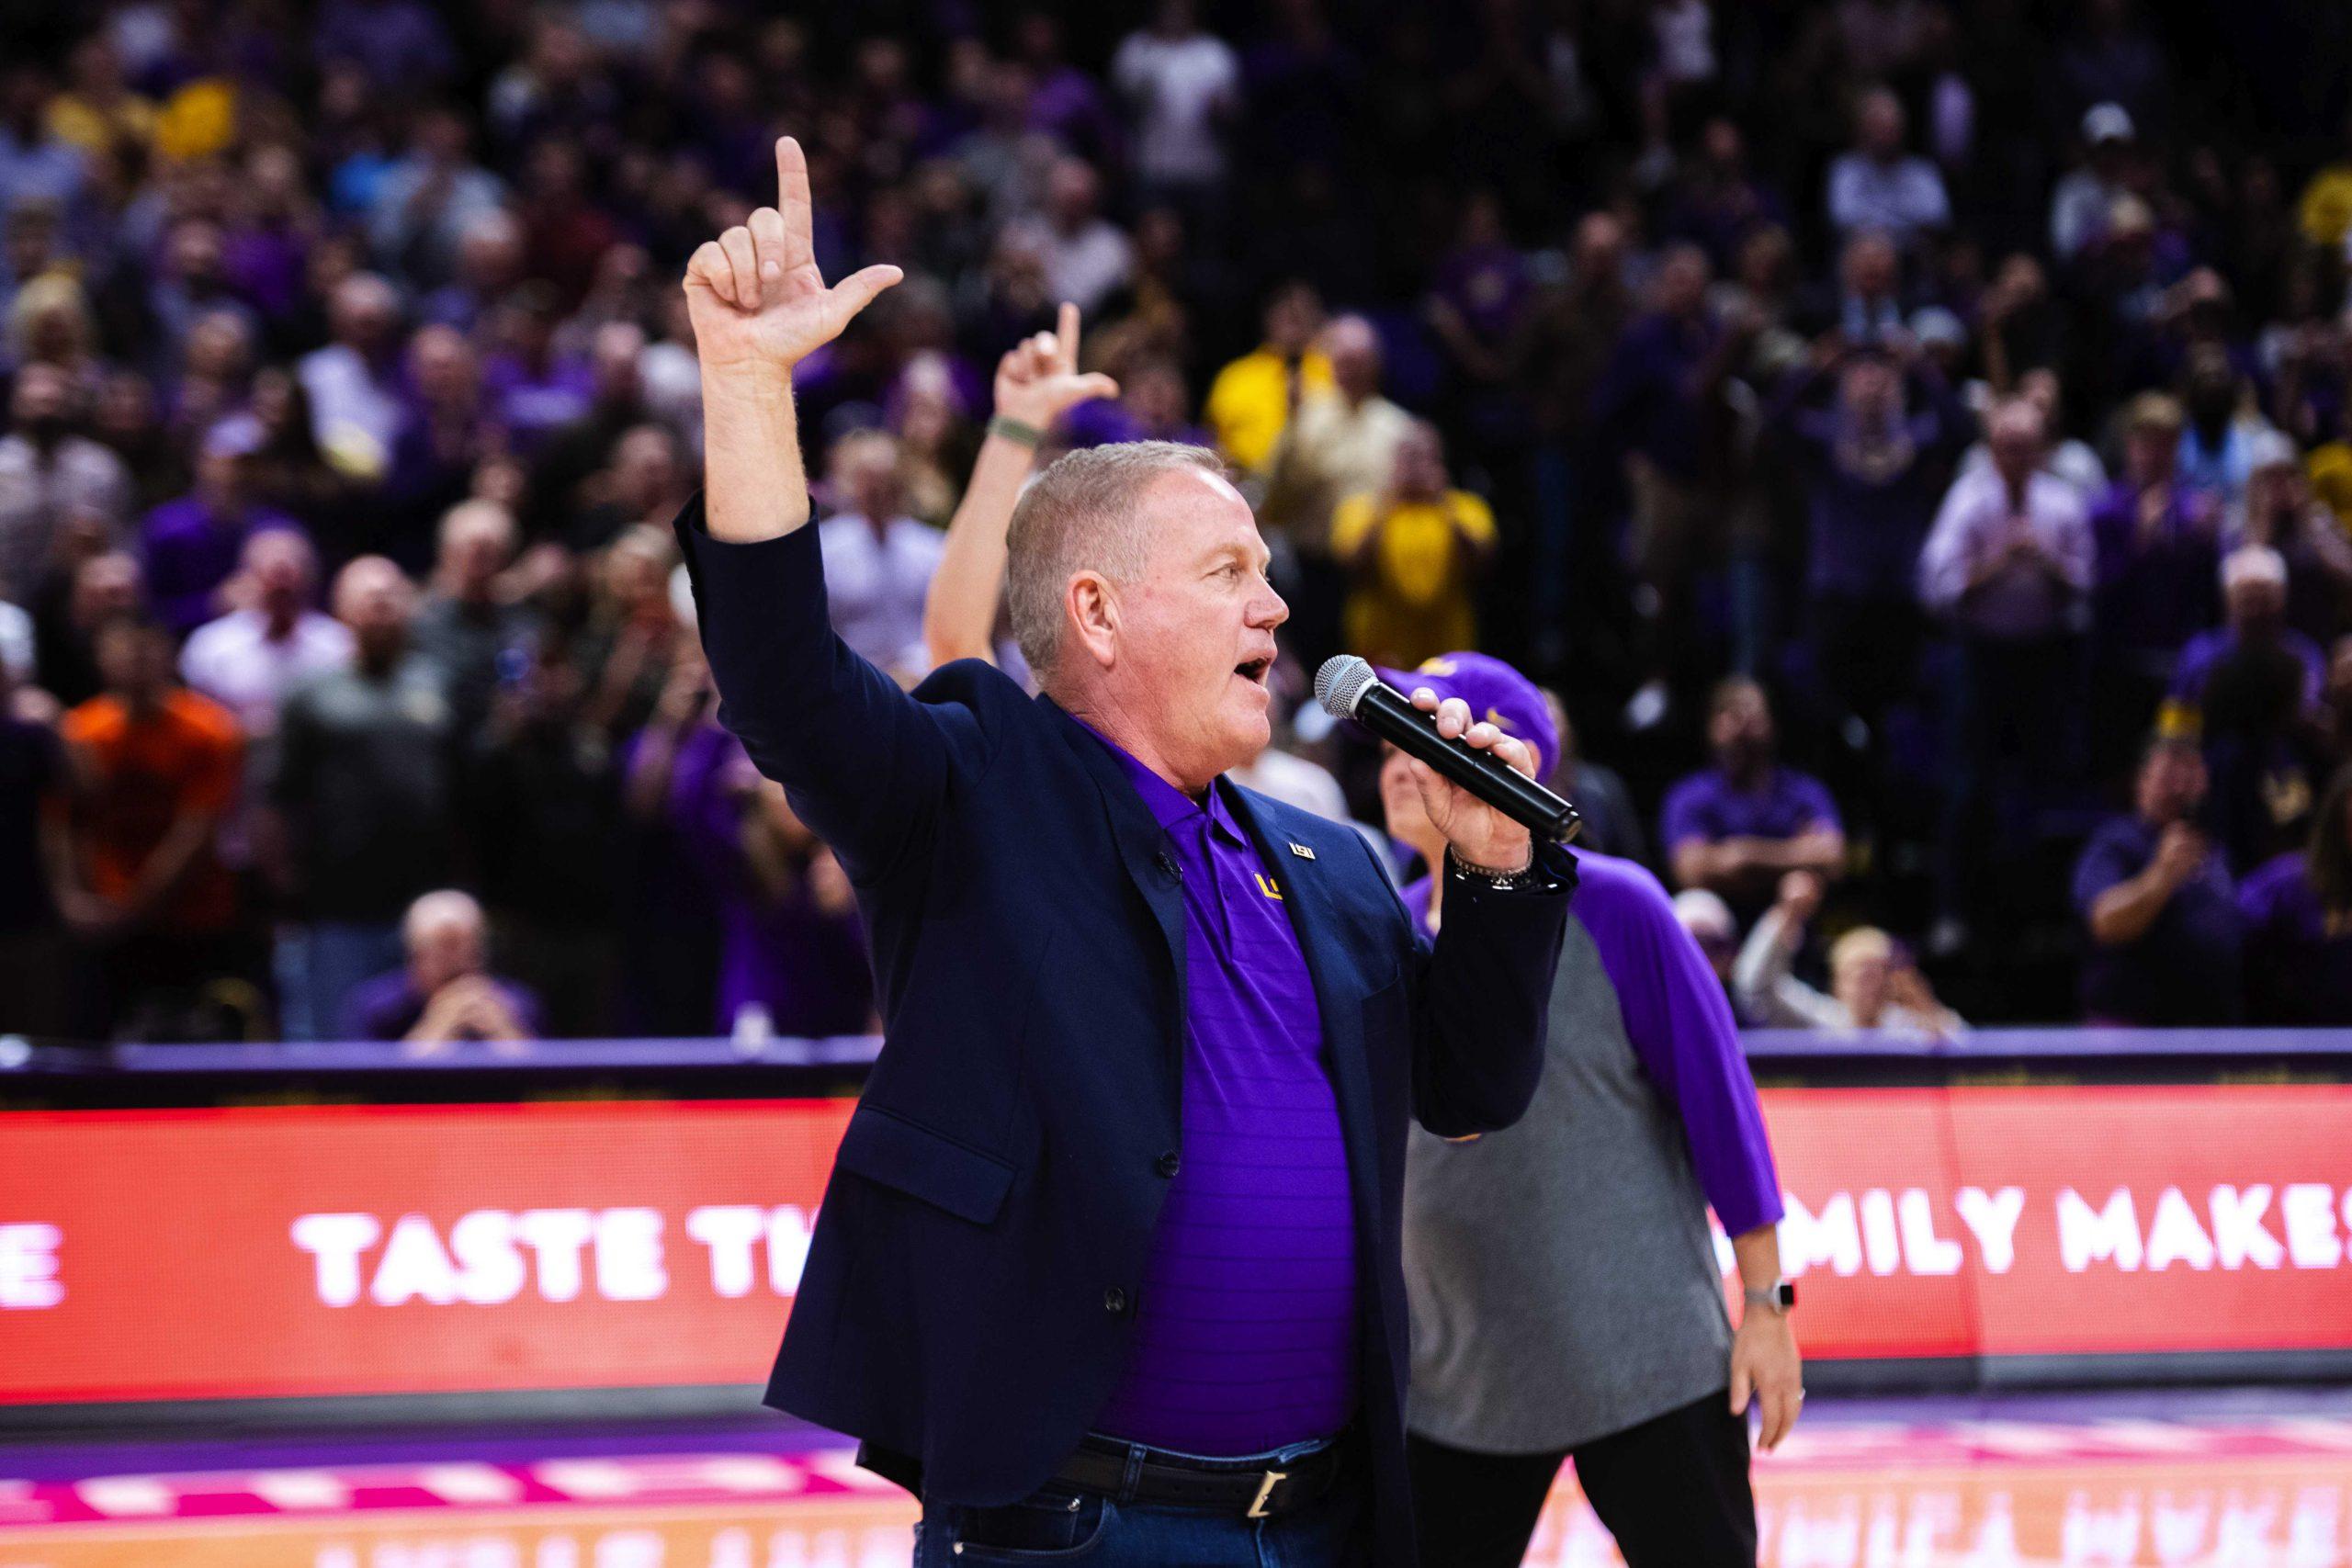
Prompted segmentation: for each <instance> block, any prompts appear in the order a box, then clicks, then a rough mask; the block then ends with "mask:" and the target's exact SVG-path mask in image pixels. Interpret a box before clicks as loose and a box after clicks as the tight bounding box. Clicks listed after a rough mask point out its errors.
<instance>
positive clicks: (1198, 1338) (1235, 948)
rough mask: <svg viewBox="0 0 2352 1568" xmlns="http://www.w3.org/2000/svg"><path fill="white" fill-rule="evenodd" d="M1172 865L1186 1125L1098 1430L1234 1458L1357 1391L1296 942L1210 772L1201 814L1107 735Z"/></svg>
mask: <svg viewBox="0 0 2352 1568" xmlns="http://www.w3.org/2000/svg"><path fill="white" fill-rule="evenodd" d="M1098 739H1103V744H1104V745H1105V746H1108V747H1110V749H1111V751H1112V754H1113V755H1114V756H1115V757H1116V758H1117V759H1118V760H1119V762H1120V765H1121V766H1122V767H1123V768H1124V769H1125V772H1126V774H1127V777H1128V778H1129V779H1130V780H1131V781H1132V782H1133V783H1134V784H1135V787H1136V793H1137V794H1139V795H1142V796H1143V799H1144V804H1145V805H1146V806H1148V807H1150V810H1151V814H1152V816H1153V818H1155V819H1156V820H1157V821H1158V822H1159V825H1160V827H1161V828H1162V829H1164V830H1165V831H1166V833H1167V836H1168V847H1169V850H1170V852H1171V853H1173V854H1174V856H1175V857H1176V863H1177V864H1178V865H1179V866H1180V867H1181V868H1182V873H1183V877H1182V881H1183V893H1184V974H1185V998H1186V1001H1185V1016H1184V1023H1185V1029H1184V1087H1183V1099H1182V1106H1183V1133H1182V1141H1181V1143H1180V1145H1179V1151H1178V1164H1177V1167H1176V1174H1175V1177H1174V1179H1173V1180H1171V1181H1170V1184H1169V1190H1168V1197H1167V1201H1166V1203H1165V1205H1164V1206H1163V1207H1162V1208H1161V1210H1160V1212H1159V1228H1158V1229H1157V1230H1155V1231H1154V1232H1153V1233H1152V1250H1151V1258H1150V1261H1149V1263H1148V1265H1147V1267H1146V1269H1145V1270H1144V1280H1143V1290H1142V1292H1141V1294H1140V1297H1139V1300H1138V1303H1137V1310H1136V1332H1135V1349H1134V1352H1133V1355H1132V1358H1131V1359H1130V1360H1129V1362H1128V1364H1127V1368H1126V1371H1125V1373H1124V1374H1123V1375H1122V1377H1121V1379H1120V1381H1119V1384H1118V1387H1117V1388H1116V1389H1115V1390H1114V1392H1113V1393H1112V1395H1111V1399H1110V1403H1109V1404H1105V1405H1104V1406H1103V1412H1102V1414H1101V1415H1100V1416H1098V1417H1097V1418H1096V1421H1095V1426H1096V1428H1097V1429H1098V1430H1099V1431H1102V1432H1103V1433H1106V1434H1108V1435H1110V1436H1113V1437H1117V1438H1126V1439H1128V1440H1130V1441H1133V1442H1140V1443H1148V1444H1150V1445H1152V1446H1153V1447H1155V1448H1163V1449H1172V1450H1177V1451H1179V1452H1182V1453H1193V1454H1211V1455H1237V1454H1255V1453H1262V1452H1264V1451H1266V1450H1270V1449H1276V1448H1281V1447H1283V1446H1285V1445H1287V1444H1290V1443H1295V1442H1303V1441H1306V1440H1309V1439H1313V1438H1328V1437H1329V1436H1331V1435H1332V1434H1334V1433H1336V1432H1338V1431H1339V1430H1340V1428H1341V1427H1345V1426H1346V1425H1347V1423H1348V1420H1349V1418H1350V1417H1351V1416H1353V1415H1354V1413H1355V1408H1356V1398H1357V1384H1356V1378H1357V1373H1356V1366H1357V1332H1358V1325H1357V1301H1356V1235H1355V1222H1354V1216H1353V1210H1352V1207H1351V1197H1350V1188H1349V1177H1348V1152H1347V1144H1346V1141H1345V1138H1344V1136H1343V1134H1342V1133H1341V1131H1340V1105H1339V1098H1338V1095H1337V1094H1336V1092H1335V1091H1334V1090H1333V1089H1332V1086H1331V1080H1330V1077H1329V1075H1328V1074H1326V1072H1325V1071H1324V1067H1323V1021H1322V1014H1321V1011H1320V1010H1319V1009H1318V1008H1317V1004H1316V999H1315V989H1314V983H1313V980H1312V978H1311V977H1310V976H1309V975H1308V973H1307V969H1306V954H1305V953H1303V952H1302V951H1301V950H1300V948H1299V945H1298V934H1297V932H1296V931H1294V930H1292V928H1291V923H1290V919H1289V916H1288V914H1287V913H1286V912H1285V909H1284V907H1283V902H1282V885H1283V878H1284V877H1285V876H1286V875H1287V873H1283V872H1281V871H1280V870H1279V868H1277V869H1276V870H1274V871H1272V872H1271V873H1270V872H1269V869H1268V868H1267V866H1266V864H1265V863H1264V862H1263V861H1261V859H1260V858H1259V855H1258V852H1257V850H1256V848H1255V847H1254V846H1253V845H1252V844H1251V843H1250V838H1249V835H1248V834H1247V833H1246V832H1245V831H1244V830H1243V829H1242V827H1241V824H1240V822H1239V821H1238V818H1236V817H1235V816H1234V813H1233V807H1232V805H1231V803H1230V801H1229V800H1228V799H1227V790H1228V789H1229V788H1230V787H1231V786H1230V785H1227V784H1224V783H1223V782H1222V781H1220V782H1219V783H1218V784H1216V786H1215V787H1214V788H1212V789H1211V790H1210V792H1209V797H1208V802H1207V806H1206V807H1205V808H1204V807H1202V806H1201V805H1200V804H1199V803H1196V802H1195V801H1193V799H1191V798H1190V797H1189V796H1187V795H1185V794H1184V793H1183V792H1182V791H1181V790H1179V789H1177V788H1176V787H1175V786H1174V785H1172V784H1169V783H1168V782H1167V781H1166V780H1164V779H1162V778H1160V777H1159V775H1158V774H1157V773H1153V772H1152V771H1151V770H1150V769H1148V768H1147V767H1145V766H1144V765H1143V764H1142V763H1141V762H1139V761H1136V759H1135V758H1133V757H1131V756H1129V755H1128V754H1127V753H1126V752H1125V750H1121V749H1120V748H1119V747H1118V746H1117V745H1116V744H1114V742H1112V741H1111V740H1109V739H1107V738H1103V737H1100V736H1099V734H1098Z"/></svg>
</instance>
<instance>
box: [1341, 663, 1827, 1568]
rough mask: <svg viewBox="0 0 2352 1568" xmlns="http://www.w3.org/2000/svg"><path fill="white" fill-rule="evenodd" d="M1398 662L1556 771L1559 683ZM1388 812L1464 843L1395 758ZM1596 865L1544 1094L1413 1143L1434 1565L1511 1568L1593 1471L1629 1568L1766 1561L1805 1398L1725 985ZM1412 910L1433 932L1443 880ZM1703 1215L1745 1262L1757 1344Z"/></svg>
mask: <svg viewBox="0 0 2352 1568" xmlns="http://www.w3.org/2000/svg"><path fill="white" fill-rule="evenodd" d="M1381 673H1382V676H1383V678H1384V679H1385V680H1386V681H1387V682H1389V683H1390V684H1391V685H1393V686H1395V687H1396V688H1397V689H1398V690H1399V691H1403V692H1408V693H1410V692H1413V691H1414V690H1415V689H1416V688H1419V687H1428V688H1429V689H1430V690H1431V691H1432V692H1434V693H1436V694H1437V695H1438V696H1439V697H1441V698H1445V697H1460V698H1462V699H1463V700H1464V702H1466V703H1468V704H1469V705H1470V711H1471V712H1472V713H1473V714H1476V716H1479V717H1480V718H1483V719H1485V720H1487V721H1488V722H1489V723H1492V724H1495V725H1497V726H1498V727H1499V728H1501V729H1502V730H1503V731H1504V732H1505V733H1506V734H1509V735H1510V736H1511V737H1513V738H1514V739H1520V740H1523V741H1526V742H1527V743H1528V744H1529V745H1531V746H1532V747H1533V748H1534V749H1535V750H1536V751H1537V752H1538V753H1540V757H1541V761H1539V763H1538V769H1539V776H1540V771H1541V769H1542V768H1544V767H1548V766H1550V765H1551V763H1552V761H1554V760H1555V758H1556V757H1557V756H1558V754H1559V738H1558V734H1557V732H1556V731H1555V729H1554V728H1553V727H1552V722H1551V718H1550V716H1549V714H1548V713H1547V711H1546V709H1545V706H1544V700H1543V696H1542V694H1541V693H1540V692H1539V691H1538V690H1537V689H1536V687H1535V686H1534V685H1533V684H1532V682H1529V681H1528V680H1527V679H1526V677H1524V676H1522V675H1521V674H1520V673H1519V671H1516V670H1513V669H1512V668H1511V667H1510V665H1508V664H1505V663H1504V662H1502V661H1501V660H1498V659H1494V658H1490V657H1488V656H1487V655H1485V654H1478V653H1456V654H1446V655H1443V656H1442V657H1440V658H1438V659H1433V660H1430V661H1429V662H1428V663H1426V664H1424V665H1422V666H1421V668H1420V669H1419V671H1414V672H1412V673H1409V674H1408V673H1403V672H1400V671H1382V672H1381ZM1381 799H1382V804H1383V806H1384V807H1385V810H1386V813H1387V818H1388V830H1389V832H1390V833H1391V834H1392V835H1394V836H1395V837H1397V839H1399V840H1403V841H1404V842H1406V843H1408V844H1409V845H1411V846H1412V847H1413V848H1414V849H1416V850H1418V851H1419V852H1421V854H1422V856H1423V857H1424V859H1425V860H1426V861H1427V862H1428V863H1430V864H1431V865H1434V864H1437V863H1440V862H1439V857H1440V853H1441V852H1442V850H1443V848H1444V840H1442V838H1441V837H1440V836H1438V835H1437V834H1436V833H1435V831H1434V830H1433V829H1431V827H1430V823H1429V820H1428V818H1426V817H1424V816H1423V815H1422V813H1421V810H1420V806H1419V795H1418V794H1417V793H1416V792H1415V789H1414V786H1413V784H1412V780H1411V775H1410V773H1408V771H1407V770H1406V768H1405V766H1404V763H1403V760H1402V758H1401V757H1400V756H1399V755H1398V754H1397V752H1396V751H1395V749H1394V748H1391V749H1390V752H1389V759H1388V761H1387V764H1386V765H1385V768H1384V769H1383V772H1382V774H1381ZM1579 864H1580V865H1581V867H1582V868H1583V880H1582V882H1581V884H1580V885H1579V886H1578V888H1577V893H1576V896H1575V900H1574V902H1573V903H1572V904H1571V905H1570V907H1569V908H1570V918H1569V920H1568V934H1567V941H1566V946H1565V947H1564V949H1563V951H1562V953H1561V957H1560V967H1559V969H1558V971H1557V972H1556V974H1555V978H1554V983H1553V987H1552V1002H1551V1014H1550V1021H1549V1025H1548V1029H1547V1032H1546V1039H1545V1045H1544V1077H1543V1081H1542V1083H1541V1085H1540V1086H1539V1087H1538V1088H1537V1089H1536V1092H1535V1100H1534V1103H1533V1104H1532V1106H1530V1107H1529V1109H1528V1111H1527V1114H1526V1116H1525V1118H1524V1119H1523V1120H1521V1122H1519V1124H1518V1125H1516V1126H1514V1127H1512V1128H1510V1129H1509V1130H1508V1131H1505V1132H1500V1133H1490V1134H1487V1135H1485V1136H1484V1137H1481V1138H1477V1139H1475V1140H1469V1141H1464V1142H1459V1143H1449V1142H1447V1141H1445V1140H1443V1139H1441V1138H1437V1137H1433V1136H1430V1135H1428V1134H1419V1135H1417V1136H1415V1137H1414V1139H1413V1140H1412V1142H1411V1145H1410V1151H1409V1156H1408V1161H1407V1166H1406V1179H1405V1279H1406V1283H1407V1287H1408V1291H1409V1292H1410V1297H1411V1303H1412V1320H1413V1365H1412V1394H1411V1404H1410V1408H1409V1411H1408V1417H1407V1420H1408V1427H1409V1429H1410V1432H1411V1461H1412V1474H1413V1506H1414V1510H1415V1515H1416V1517H1417V1518H1418V1520H1419V1532H1420V1540H1421V1560H1422V1561H1423V1562H1443V1563H1445V1564H1447V1565H1448V1568H1487V1565H1489V1564H1492V1565H1494V1568H1508V1565H1510V1564H1515V1563H1517V1562H1519V1561H1520V1560H1521V1556H1522V1555H1523V1554H1524V1553H1525V1551H1526V1549H1527V1542H1528V1538H1529V1537H1530V1535H1532V1533H1533V1530H1534V1529H1535V1522H1536V1519H1537V1517H1538V1516H1539V1515H1540V1514H1541V1513H1542V1511H1543V1506H1544V1498H1545V1496H1546V1495H1549V1493H1550V1492H1551V1489H1552V1485H1553V1482H1554V1479H1555V1476H1556V1475H1557V1473H1558V1471H1559V1468H1560V1464H1561V1461H1564V1460H1566V1459H1569V1458H1571V1457H1573V1458H1574V1459H1575V1461H1576V1465H1577V1479H1578V1481H1579V1482H1580V1483H1582V1485H1583V1488H1584V1492H1585V1495H1586V1496H1587V1497H1588V1498H1589V1500H1590V1501H1591V1503H1592V1506H1593V1508H1594V1511H1595V1512H1597V1513H1598V1514H1599V1515H1600V1519H1601V1522H1602V1523H1603V1524H1605V1525H1607V1526H1608V1527H1609V1529H1610V1531H1611V1534H1613V1535H1614V1536H1615V1537H1616V1538H1617V1545H1618V1549H1619V1550H1620V1551H1622V1552H1623V1554H1624V1557H1625V1561H1626V1562H1628V1563H1629V1564H1630V1565H1631V1568H1653V1565H1661V1568H1663V1565H1671V1568H1716V1565H1719V1564H1720V1565H1722V1568H1732V1565H1735V1564H1736V1565H1739V1568H1752V1565H1753V1564H1754V1562H1755V1561H1756V1511H1755V1502H1754V1499H1753V1496H1752V1495H1751V1494H1750V1492H1749V1489H1748V1479H1747V1464H1748V1447H1747V1406H1748V1405H1749V1404H1750V1403H1754V1404H1757V1405H1758V1406H1759V1407H1760V1410H1761V1421H1762V1429H1761V1432H1760V1434H1759V1438H1758V1441H1759V1443H1760V1445H1761V1446H1762V1447H1763V1448H1765V1449H1767V1450H1769V1449H1770V1448H1772V1447H1774V1446H1775V1445H1776V1444H1778V1443H1779V1442H1780V1440H1781V1438H1783V1437H1785V1436H1787V1434H1788V1431H1789V1428H1790V1427H1791V1426H1792V1424H1793V1423H1794V1422H1795V1420H1796V1415H1797V1405H1798V1404H1799V1402H1800V1401H1801V1400H1802V1399H1803V1398H1804V1393H1803V1390H1802V1388H1801V1386H1800V1380H1799V1363H1798V1357H1797V1347H1796V1339H1795V1336H1794V1334H1793V1333H1792V1329H1791V1326H1790V1321H1789V1310H1790V1308H1791V1306H1792V1305H1793V1304H1794V1300H1795V1292H1794V1289H1793V1287H1792V1286H1790V1285H1789V1284H1788V1282H1787V1281H1786V1280H1783V1279H1781V1258H1780V1243H1779V1238H1778V1233H1777V1231H1776V1229H1775V1226H1776V1224H1777V1222H1778V1221H1779V1220H1780V1217H1781V1189H1780V1181H1779V1179H1778V1177H1777V1175H1776V1174H1775V1172H1774V1170H1773V1166H1772V1152H1771V1148H1770V1145H1768V1144H1767V1143H1766V1141H1765V1135H1764V1122H1763V1117H1762V1115H1761V1113H1760V1111H1758V1106H1757V1100H1756V1085H1755V1080H1754V1079H1753V1078H1752V1077H1750V1076H1749V1074H1748V1070H1747V1061H1746V1059H1745V1058H1744V1057H1743V1056H1742V1055H1741V1054H1740V1047H1739V1038H1738V1033H1737V1030H1736V1026H1735V1024H1734V1022H1733V1020H1732V1014H1731V1009H1730V1006H1729V1004H1728V1003H1727V1001H1726V1000H1725V998H1724V990H1723V987H1722V985H1721V984H1720V983H1719V982H1718V981H1717V980H1716V978H1715V976H1714V974H1713V971H1712V970H1711V969H1710V968H1709V966H1708V964H1707V960H1706V958H1705V957H1704V956H1703V955H1702V953H1700V951H1699V947H1698V944H1697V943H1695V942H1692V941H1691V938H1690V936H1689V935H1688V934H1687V933H1686V932H1685V931H1683V930H1682V928H1681V926H1680V925H1679V923H1678V922H1677V920H1676V919H1675V915H1674V906H1673V905H1672V903H1671V902H1670V901H1669V900H1668V897H1667V895H1666V891H1665V889H1664V888H1662V887H1660V886H1658V883H1657V878H1656V877H1654V876H1652V875H1651V874H1649V873H1648V872H1646V871H1645V870H1643V869H1642V868H1641V867H1640V866H1638V865H1635V864H1634V863H1633V862H1631V861H1625V860H1618V859H1614V858H1612V857H1611V856H1607V855H1601V854H1595V853H1593V852H1589V851H1585V852H1582V853H1581V854H1580V856H1579ZM1404 897H1405V900H1406V904H1407V907H1408V910H1409V911H1410V913H1411V914H1412V917H1413V919H1414V920H1415V921H1416V922H1417V923H1418V924H1419V926H1420V927H1421V930H1422V931H1423V932H1424V934H1433V928H1434V927H1435V925H1436V923H1437V919H1438V916H1439V913H1440V901H1439V899H1438V897H1437V895H1436V890H1435V889H1434V888H1433V887H1432V886H1431V885H1430V882H1429V881H1428V880H1427V879H1426V878H1424V879H1423V880H1421V881H1419V882H1416V883H1413V884H1411V885H1409V886H1408V887H1407V888H1406V889H1405V893H1404ZM1710 1203H1712V1204H1713V1206H1714V1210H1715V1213H1716V1214H1717V1215H1718V1216H1719V1217H1720V1218H1721V1219H1722V1221H1723V1223H1724V1229H1725V1230H1726V1231H1727V1232H1728V1233H1729V1234H1730V1235H1731V1236H1732V1247H1733V1250H1734V1252H1735V1253H1736V1255H1737V1258H1738V1261H1739V1272H1740V1278H1741V1280H1742V1282H1743V1286H1744V1288H1745V1295H1746V1306H1745V1307H1744V1309H1743V1311H1742V1313H1741V1316H1740V1321H1739V1325H1738V1326H1737V1328H1736V1330H1735V1329H1734V1327H1733V1325H1732V1323H1731V1320H1730V1315H1729V1314H1728V1313H1727V1312H1726V1310H1725V1305H1724V1289H1723V1280H1722V1277H1721V1275H1720V1273H1719V1272H1718V1269H1717V1265H1716V1259H1715V1252H1714V1247H1713V1243H1712V1241H1711V1239H1710V1237H1709V1234H1708V1229H1707V1208H1708V1205H1709V1204H1710Z"/></svg>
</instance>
